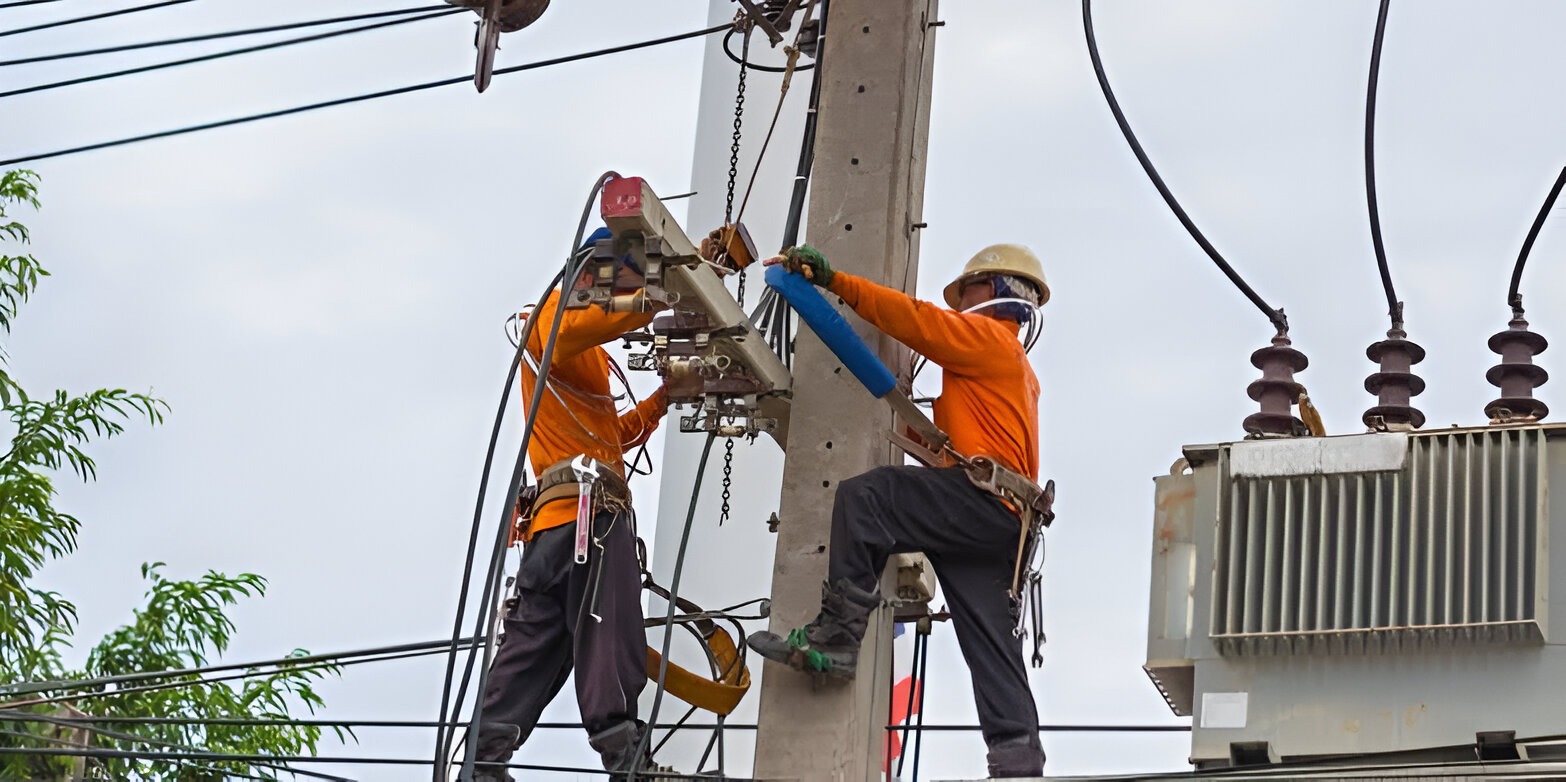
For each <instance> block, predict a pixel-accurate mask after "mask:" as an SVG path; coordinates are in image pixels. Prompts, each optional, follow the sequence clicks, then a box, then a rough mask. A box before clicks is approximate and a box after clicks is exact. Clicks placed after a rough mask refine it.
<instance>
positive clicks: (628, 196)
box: [600, 176, 643, 220]
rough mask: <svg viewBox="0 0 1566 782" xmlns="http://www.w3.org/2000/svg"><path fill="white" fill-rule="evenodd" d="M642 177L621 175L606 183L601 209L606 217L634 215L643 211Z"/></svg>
mask: <svg viewBox="0 0 1566 782" xmlns="http://www.w3.org/2000/svg"><path fill="white" fill-rule="evenodd" d="M642 187H643V183H642V178H641V177H636V176H627V177H620V178H619V179H615V180H612V181H611V182H609V184H607V185H604V195H603V202H602V207H601V209H600V211H601V212H602V213H603V216H604V219H606V220H607V219H609V218H611V217H632V216H634V215H637V214H640V213H641V211H642Z"/></svg>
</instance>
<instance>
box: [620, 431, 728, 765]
mask: <svg viewBox="0 0 1566 782" xmlns="http://www.w3.org/2000/svg"><path fill="white" fill-rule="evenodd" d="M716 439H718V433H717V432H712V433H710V434H708V435H707V442H705V443H703V444H702V447H701V459H700V460H699V461H697V462H696V481H695V483H694V484H693V485H692V486H691V503H690V506H689V507H688V508H687V509H686V511H685V526H684V527H683V528H681V529H680V548H679V550H678V551H677V552H676V553H675V555H674V574H673V575H672V576H670V577H669V599H668V601H667V602H668V604H669V610H668V613H667V614H666V615H665V616H664V618H663V621H664V626H663V649H662V652H661V654H662V658H661V659H659V661H658V681H657V685H658V688H657V689H656V690H654V691H653V704H652V710H651V711H650V712H648V714H647V722H648V724H649V725H652V724H656V723H657V722H658V711H659V710H660V709H662V708H663V694H664V691H665V689H666V684H667V678H668V675H669V643H670V642H671V641H672V640H673V639H674V613H675V608H676V607H677V606H676V604H677V603H678V602H679V599H680V576H681V575H683V574H684V572H685V548H686V546H687V544H689V543H690V540H691V526H692V525H693V524H694V523H695V521H696V501H697V499H698V498H699V497H701V484H702V482H703V481H704V480H705V479H706V477H707V457H708V456H710V455H711V454H712V441H713V440H716ZM652 733H653V729H652V728H651V727H649V728H647V729H646V730H644V731H642V740H641V741H640V742H639V743H638V744H637V747H636V752H635V754H633V755H631V758H632V761H631V763H632V766H633V767H635V766H636V765H640V764H641V761H642V756H643V754H644V753H646V752H647V747H648V745H649V744H650V743H651V741H652ZM639 775H641V776H645V774H638V772H636V771H632V772H631V774H630V777H629V779H630V782H635V780H636V777H637V776H639Z"/></svg>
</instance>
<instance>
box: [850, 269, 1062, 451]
mask: <svg viewBox="0 0 1566 782" xmlns="http://www.w3.org/2000/svg"><path fill="white" fill-rule="evenodd" d="M828 289H829V290H831V291H832V292H833V293H835V294H837V295H838V296H841V297H842V298H843V302H844V303H845V304H847V305H848V306H849V307H852V308H853V310H854V312H856V313H858V314H859V317H861V318H864V319H865V320H866V321H868V322H869V323H870V325H872V326H875V327H876V328H878V329H880V330H881V331H883V332H886V334H887V335H889V336H890V337H892V338H893V339H895V340H897V341H898V342H901V343H903V344H904V345H907V346H908V347H909V348H910V349H912V350H914V351H915V352H917V353H919V354H921V355H923V356H924V357H925V358H928V359H929V360H930V361H932V362H934V363H935V364H936V365H938V366H940V367H941V369H942V370H943V374H942V375H941V395H940V396H939V397H937V398H936V400H935V425H936V426H938V427H940V428H941V431H944V432H946V434H947V435H948V436H950V437H951V438H952V447H953V448H956V449H957V451H958V452H959V453H961V454H963V455H964V456H970V457H972V456H989V457H991V458H994V459H997V460H999V461H1000V462H1001V463H1002V464H1004V465H1006V466H1007V467H1010V468H1011V469H1013V470H1016V471H1017V472H1019V473H1022V474H1023V475H1026V476H1028V477H1030V478H1033V479H1035V480H1037V479H1038V475H1039V380H1038V377H1037V376H1036V375H1034V374H1033V366H1032V365H1031V364H1029V363H1028V356H1027V353H1026V352H1025V351H1024V350H1023V348H1022V343H1021V342H1019V341H1018V340H1017V332H1018V331H1019V330H1020V329H1021V326H1020V325H1019V324H1017V323H1014V322H1012V321H1006V320H996V319H994V318H990V317H986V316H984V315H979V314H967V315H965V314H963V313H960V312H955V311H953V310H949V309H946V308H944V307H938V306H936V305H934V304H931V303H929V302H927V301H920V300H918V299H915V298H913V297H912V296H909V295H907V294H905V293H903V292H902V291H898V290H893V289H891V288H888V287H885V286H883V285H877V284H875V283H873V282H871V281H869V280H866V279H864V278H862V277H855V276H853V275H852V274H847V273H845V272H837V273H836V274H835V275H833V276H832V284H831V286H830V287H829V288H828Z"/></svg>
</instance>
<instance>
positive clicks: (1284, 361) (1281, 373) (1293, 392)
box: [1244, 331, 1310, 438]
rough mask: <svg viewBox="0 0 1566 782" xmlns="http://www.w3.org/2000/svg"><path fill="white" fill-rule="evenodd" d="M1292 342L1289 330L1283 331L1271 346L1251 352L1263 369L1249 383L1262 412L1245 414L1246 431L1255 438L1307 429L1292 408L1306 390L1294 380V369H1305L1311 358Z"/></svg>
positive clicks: (1298, 433) (1254, 362) (1255, 363)
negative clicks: (1295, 415) (1256, 377)
mask: <svg viewBox="0 0 1566 782" xmlns="http://www.w3.org/2000/svg"><path fill="white" fill-rule="evenodd" d="M1291 344H1292V343H1290V342H1289V336H1288V334H1286V333H1284V332H1282V331H1280V332H1278V335H1277V336H1275V337H1273V338H1272V346H1271V347H1266V348H1262V349H1260V350H1258V351H1256V352H1255V353H1252V354H1251V365H1252V366H1254V367H1256V368H1257V369H1260V370H1261V373H1262V376H1261V378H1260V379H1258V380H1255V381H1253V382H1252V383H1251V384H1250V385H1249V386H1246V387H1245V392H1246V393H1247V394H1249V395H1250V397H1251V399H1254V400H1256V401H1257V402H1260V403H1261V412H1259V413H1252V414H1250V415H1248V416H1246V417H1245V423H1244V426H1245V431H1246V432H1247V434H1248V436H1249V437H1251V438H1262V437H1299V436H1301V435H1304V434H1306V433H1307V432H1306V430H1305V425H1304V424H1303V423H1301V422H1300V419H1298V418H1295V417H1294V414H1293V412H1291V409H1292V408H1293V406H1294V405H1295V404H1297V403H1298V402H1299V400H1300V392H1301V391H1303V390H1304V388H1303V387H1302V386H1301V385H1300V384H1299V383H1296V382H1294V373H1295V372H1301V371H1304V369H1305V367H1307V366H1310V360H1309V359H1307V358H1305V354H1304V353H1301V352H1299V351H1298V350H1295V349H1294V348H1292V347H1290V345H1291Z"/></svg>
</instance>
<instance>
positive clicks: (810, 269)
mask: <svg viewBox="0 0 1566 782" xmlns="http://www.w3.org/2000/svg"><path fill="white" fill-rule="evenodd" d="M767 263H768V264H773V263H781V264H783V266H784V267H785V268H788V269H790V270H791V271H795V272H797V273H799V274H802V275H803V276H804V277H805V278H806V279H808V280H810V281H811V282H813V283H815V284H817V285H820V286H821V287H823V288H826V289H827V290H829V291H831V292H832V293H835V294H837V295H838V296H840V297H842V299H843V303H844V304H847V305H848V306H849V307H851V308H852V309H853V310H854V312H855V313H857V314H858V315H859V317H861V318H864V319H865V320H866V321H867V322H869V323H870V325H872V326H875V327H876V328H878V329H880V330H881V331H883V332H885V333H886V334H887V335H888V336H890V337H892V338H893V339H895V340H897V341H898V342H901V343H903V344H904V345H907V346H908V347H909V348H911V349H912V350H914V351H915V352H917V353H919V354H920V355H923V356H924V357H926V358H928V359H930V360H931V361H933V362H935V363H936V365H938V366H940V367H942V368H944V369H946V370H948V371H951V372H955V373H957V374H962V375H972V374H980V373H983V372H986V371H989V370H990V369H992V368H994V367H995V364H996V362H997V361H1006V362H1013V361H1015V356H1014V354H1013V351H1011V350H1006V351H995V350H992V349H991V347H992V346H994V345H996V344H1008V345H1009V344H1010V343H1012V342H1014V341H1015V339H1016V334H1017V331H1018V327H1017V326H1016V325H1015V324H1008V323H1003V322H1001V321H998V320H995V319H993V318H987V317H984V316H982V315H971V314H964V313H961V312H955V311H953V310H949V309H946V308H944V307H939V306H936V305H934V304H931V303H929V302H927V301H920V300H919V299H916V298H914V297H912V296H909V295H908V294H906V293H903V292H902V291H898V290H894V289H892V288H888V287H886V286H884V285H877V284H876V283H873V282H871V281H869V280H866V279H864V278H863V277H856V276H854V275H852V274H849V273H847V272H840V271H836V270H834V269H833V268H832V266H831V264H830V263H829V262H828V261H827V259H826V258H825V257H823V256H822V255H821V253H820V252H818V251H817V250H816V249H815V248H813V247H797V248H794V249H792V250H790V251H789V252H788V253H787V254H785V255H782V256H778V257H777V258H773V259H771V260H768V261H767Z"/></svg>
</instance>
